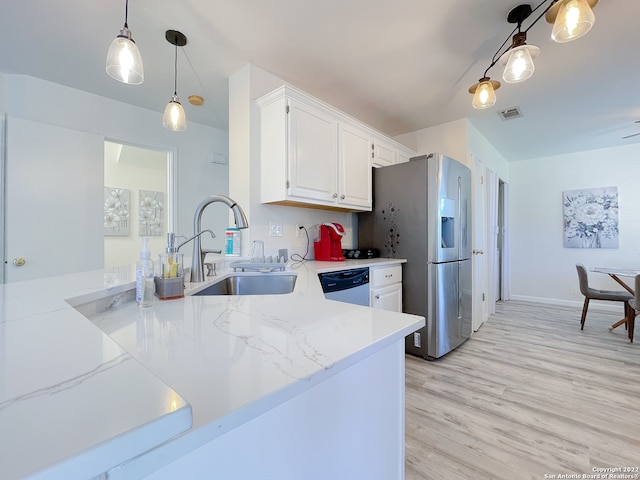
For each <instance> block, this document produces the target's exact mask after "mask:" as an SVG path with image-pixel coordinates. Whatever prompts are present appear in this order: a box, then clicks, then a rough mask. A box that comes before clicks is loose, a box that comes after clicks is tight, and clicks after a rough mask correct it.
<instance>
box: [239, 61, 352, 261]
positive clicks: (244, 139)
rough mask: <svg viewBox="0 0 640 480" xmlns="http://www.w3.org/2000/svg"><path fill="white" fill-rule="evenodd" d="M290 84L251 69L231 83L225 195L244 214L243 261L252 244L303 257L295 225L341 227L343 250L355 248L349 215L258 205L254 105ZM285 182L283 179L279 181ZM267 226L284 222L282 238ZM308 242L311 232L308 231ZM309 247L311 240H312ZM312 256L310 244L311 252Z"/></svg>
mask: <svg viewBox="0 0 640 480" xmlns="http://www.w3.org/2000/svg"><path fill="white" fill-rule="evenodd" d="M283 84H287V85H290V84H288V83H287V82H285V81H284V80H281V79H279V78H277V77H275V76H274V75H271V74H269V73H267V72H265V71H264V70H261V69H260V68H257V67H255V66H253V65H246V66H245V67H244V68H242V69H241V70H240V71H238V72H236V73H235V74H234V75H232V76H231V78H230V79H229V162H230V164H231V167H230V169H229V192H230V196H231V197H232V198H233V199H234V200H236V201H237V202H238V203H239V204H240V205H241V206H242V207H243V209H244V210H245V213H246V214H247V218H248V220H249V226H250V228H249V230H248V231H247V230H245V231H244V232H243V252H242V254H243V255H248V254H250V253H251V252H250V245H251V242H252V241H253V240H262V241H264V243H265V254H266V255H273V254H277V249H278V248H289V255H290V256H291V254H292V253H298V254H299V255H304V254H305V251H306V248H307V238H306V236H304V235H303V236H298V237H297V236H296V225H297V224H299V225H304V226H305V227H307V228H308V227H310V226H311V225H313V224H317V223H321V222H326V221H331V222H337V223H340V224H342V225H343V226H344V228H345V231H346V232H347V235H346V236H345V237H344V238H343V240H342V246H343V248H349V247H351V246H353V214H351V213H342V212H330V211H324V210H314V209H309V208H298V207H287V206H281V205H266V204H262V203H260V111H259V109H258V107H257V106H256V104H255V100H256V99H257V98H259V97H261V96H262V95H264V94H266V93H268V92H270V91H272V90H274V89H275V88H277V87H279V86H280V85H283ZM283 181H284V179H283ZM269 221H278V222H282V225H283V233H284V235H283V236H282V237H270V236H269ZM309 234H310V236H312V235H313V234H312V232H311V230H309ZM310 240H311V242H313V238H311V239H310ZM309 255H310V256H311V257H312V256H313V244H311V247H310V249H309Z"/></svg>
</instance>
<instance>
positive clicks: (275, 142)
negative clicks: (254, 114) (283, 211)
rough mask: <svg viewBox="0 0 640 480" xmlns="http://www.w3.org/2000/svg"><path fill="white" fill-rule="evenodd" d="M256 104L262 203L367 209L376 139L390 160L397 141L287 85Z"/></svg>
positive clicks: (330, 208)
mask: <svg viewBox="0 0 640 480" xmlns="http://www.w3.org/2000/svg"><path fill="white" fill-rule="evenodd" d="M256 103H257V105H258V107H259V108H260V156H261V157H260V165H261V172H260V201H261V202H262V203H275V204H281V205H299V206H302V207H315V208H323V209H329V210H342V211H353V212H357V211H369V210H371V206H372V194H371V167H372V166H374V160H375V156H376V151H375V145H376V141H377V140H380V143H381V144H382V143H384V142H385V141H387V142H389V143H388V145H389V146H391V147H395V153H394V155H395V156H394V158H395V159H397V158H398V155H397V147H398V145H399V144H396V142H393V140H391V139H388V138H386V137H384V136H382V134H380V133H379V132H376V131H375V130H373V129H371V128H369V127H367V126H366V125H364V124H362V123H360V122H358V121H357V120H355V119H353V118H351V117H349V116H347V115H345V114H344V113H342V112H340V111H338V110H336V109H334V108H332V107H330V106H329V105H326V104H324V103H322V102H319V101H318V100H316V99H314V98H312V97H310V96H308V95H306V94H304V93H302V92H300V91H298V90H295V89H292V88H291V87H286V86H282V87H280V88H278V89H276V90H274V91H273V92H271V93H269V94H267V95H265V96H263V97H261V98H259V99H258V100H257V102H256ZM394 144H396V145H394ZM403 148H404V147H403Z"/></svg>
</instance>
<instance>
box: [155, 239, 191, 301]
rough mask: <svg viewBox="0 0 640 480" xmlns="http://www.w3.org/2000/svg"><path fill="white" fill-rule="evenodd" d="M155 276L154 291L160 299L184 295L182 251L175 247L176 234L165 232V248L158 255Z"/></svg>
mask: <svg viewBox="0 0 640 480" xmlns="http://www.w3.org/2000/svg"><path fill="white" fill-rule="evenodd" d="M158 261H159V264H158V272H157V274H156V277H155V283H156V293H157V295H158V298H159V299H160V300H171V299H174V298H182V297H184V269H183V264H182V253H178V248H177V247H176V234H175V233H168V234H167V249H166V252H165V253H164V254H161V255H160V256H159V259H158Z"/></svg>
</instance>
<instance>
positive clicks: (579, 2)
mask: <svg viewBox="0 0 640 480" xmlns="http://www.w3.org/2000/svg"><path fill="white" fill-rule="evenodd" d="M595 21H596V16H595V15H594V14H593V10H592V9H591V7H590V6H589V3H587V0H564V1H563V3H562V4H561V5H560V8H559V10H558V16H557V17H556V21H555V23H554V24H553V30H552V31H551V38H552V39H553V41H554V42H558V43H565V42H570V41H572V40H575V39H577V38H580V37H582V36H583V35H585V34H586V33H588V32H589V30H591V27H593V24H594V23H595Z"/></svg>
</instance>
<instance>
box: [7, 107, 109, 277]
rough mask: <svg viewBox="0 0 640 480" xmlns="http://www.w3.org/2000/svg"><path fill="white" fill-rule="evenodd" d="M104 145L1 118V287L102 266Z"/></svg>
mask: <svg viewBox="0 0 640 480" xmlns="http://www.w3.org/2000/svg"><path fill="white" fill-rule="evenodd" d="M102 162H103V139H102V138H101V137H100V136H99V135H95V134H90V133H86V132H79V131H75V130H69V129H66V128H61V127H56V126H53V125H47V124H44V123H38V122H33V121H30V120H24V119H21V118H14V117H8V118H7V137H6V170H5V172H6V209H5V211H6V217H5V250H4V251H5V252H6V253H5V255H6V257H5V258H4V262H5V267H6V269H5V281H6V282H16V281H21V280H31V279H34V278H41V277H48V276H53V275H60V274H64V273H71V272H78V271H86V270H93V269H99V268H102V266H103V252H104V247H103V220H102V218H103V175H104V174H103V167H102Z"/></svg>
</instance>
